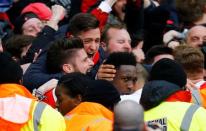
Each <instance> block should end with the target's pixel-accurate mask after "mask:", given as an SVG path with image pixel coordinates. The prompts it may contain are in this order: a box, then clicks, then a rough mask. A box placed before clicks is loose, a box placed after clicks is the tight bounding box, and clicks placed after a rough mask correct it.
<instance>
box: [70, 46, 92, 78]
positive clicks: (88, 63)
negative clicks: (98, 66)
mask: <svg viewBox="0 0 206 131" xmlns="http://www.w3.org/2000/svg"><path fill="white" fill-rule="evenodd" d="M73 64H74V71H75V72H81V73H83V74H86V73H87V72H89V71H90V70H91V68H92V67H93V65H94V62H93V61H92V60H91V59H90V58H88V55H87V54H86V52H85V50H84V49H81V50H79V51H78V52H77V53H76V55H75V59H74V63H73Z"/></svg>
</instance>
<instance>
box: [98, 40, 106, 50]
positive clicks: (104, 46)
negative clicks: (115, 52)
mask: <svg viewBox="0 0 206 131" xmlns="http://www.w3.org/2000/svg"><path fill="white" fill-rule="evenodd" d="M100 45H101V47H102V48H103V49H104V51H106V50H107V44H106V43H105V42H101V43H100Z"/></svg>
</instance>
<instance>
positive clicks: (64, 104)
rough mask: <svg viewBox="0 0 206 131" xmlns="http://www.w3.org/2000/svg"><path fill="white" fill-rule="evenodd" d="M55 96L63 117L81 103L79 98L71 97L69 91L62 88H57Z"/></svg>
mask: <svg viewBox="0 0 206 131" xmlns="http://www.w3.org/2000/svg"><path fill="white" fill-rule="evenodd" d="M55 95H56V97H57V101H56V108H57V109H58V111H59V112H60V113H61V114H62V115H66V114H67V113H68V112H70V111H71V110H72V109H74V108H75V107H76V106H77V105H78V104H79V103H80V102H78V99H77V98H73V97H71V96H69V95H68V93H67V90H66V89H65V88H64V87H61V86H57V88H56V90H55Z"/></svg>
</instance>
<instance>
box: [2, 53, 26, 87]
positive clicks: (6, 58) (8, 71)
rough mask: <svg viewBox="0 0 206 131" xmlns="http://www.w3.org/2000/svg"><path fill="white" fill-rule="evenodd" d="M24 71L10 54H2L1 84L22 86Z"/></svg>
mask: <svg viewBox="0 0 206 131" xmlns="http://www.w3.org/2000/svg"><path fill="white" fill-rule="evenodd" d="M22 76H23V71H22V69H21V67H20V65H19V64H17V63H16V62H15V61H14V60H13V59H12V58H11V56H10V55H9V54H8V53H5V52H2V53H0V84H5V83H15V84H20V80H21V79H22Z"/></svg>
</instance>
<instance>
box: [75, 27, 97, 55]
mask: <svg viewBox="0 0 206 131" xmlns="http://www.w3.org/2000/svg"><path fill="white" fill-rule="evenodd" d="M79 37H80V38H81V39H82V40H83V43H84V49H85V51H86V52H87V54H88V56H89V57H93V56H94V54H95V53H96V52H97V51H98V49H99V45H100V29H99V28H96V29H90V30H88V31H84V32H81V33H80V35H79Z"/></svg>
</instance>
